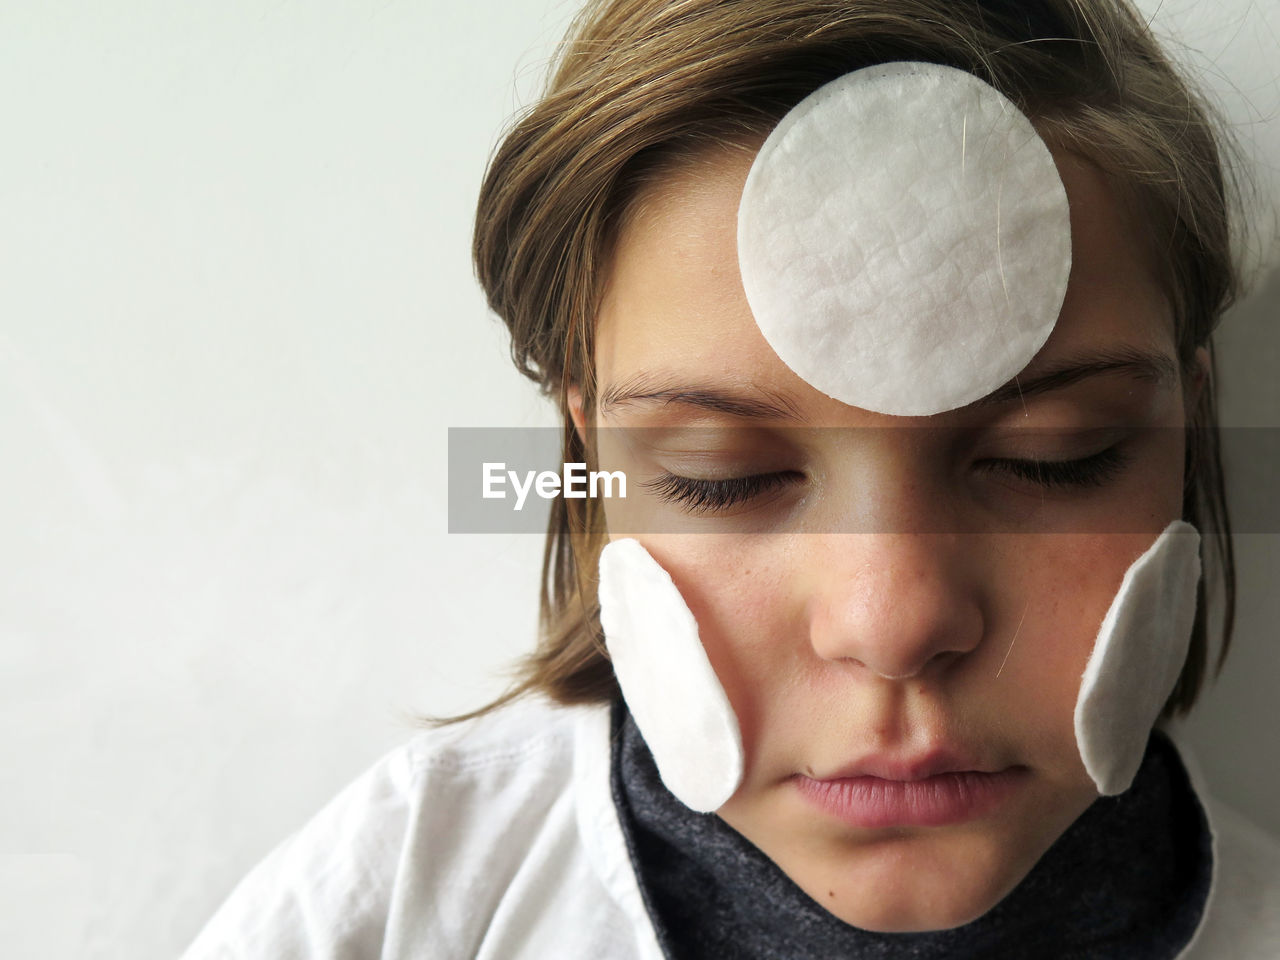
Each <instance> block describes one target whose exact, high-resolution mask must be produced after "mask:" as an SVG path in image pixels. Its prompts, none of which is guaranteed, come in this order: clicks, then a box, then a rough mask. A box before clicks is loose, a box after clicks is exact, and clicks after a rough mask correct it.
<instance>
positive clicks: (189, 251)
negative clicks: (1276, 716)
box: [0, 0, 1280, 960]
mask: <svg viewBox="0 0 1280 960" xmlns="http://www.w3.org/2000/svg"><path fill="white" fill-rule="evenodd" d="M572 12H573V4H572V3H567V4H566V3H560V4H555V5H552V4H549V3H548V2H547V0H524V2H521V3H513V2H511V0H504V2H503V3H502V4H501V5H498V4H475V3H470V4H468V3H455V2H444V0H427V2H419V3H405V2H394V0H388V2H374V0H368V2H354V0H352V2H345V3H344V2H338V0H308V2H305V3H304V2H300V0H294V2H266V0H259V2H247V0H240V2H232V0H222V2H218V3H204V4H172V3H166V2H163V0H126V2H117V3H111V4H96V3H90V2H88V0H79V2H75V0H65V2H57V3H44V4H6V5H5V7H4V9H3V11H0V118H3V127H2V128H0V129H3V137H4V147H3V149H2V150H0V451H3V453H2V456H3V460H2V461H0V466H2V467H3V470H2V471H0V729H3V730H4V735H3V739H2V741H0V749H2V750H3V753H2V754H0V903H3V904H4V905H5V906H4V908H3V911H0V954H3V955H4V956H5V957H15V958H27V957H32V958H35V957H39V958H41V960H61V958H71V957H76V958H111V960H116V958H119V960H124V958H129V960H150V958H161V957H165V956H172V955H174V954H175V953H176V952H177V951H178V950H179V949H180V948H181V946H182V945H184V944H185V943H186V942H187V941H188V940H189V939H190V937H191V936H192V935H193V934H194V932H195V930H196V929H197V928H198V927H199V925H200V924H201V923H202V922H203V920H204V919H205V918H207V916H208V915H209V913H210V912H211V911H212V910H213V908H214V907H215V906H216V904H217V903H218V902H219V901H220V900H221V899H222V898H223V897H224V896H225V894H226V893H227V891H228V890H229V888H230V886H231V885H232V884H233V883H234V882H235V880H236V879H237V878H238V877H239V876H240V875H242V874H243V873H244V871H245V870H246V869H247V868H248V867H249V866H250V865H251V864H252V863H253V862H255V861H256V860H257V859H258V858H259V857H261V856H262V854H263V853H265V852H266V851H267V850H268V849H269V848H270V847H271V846H273V845H274V844H275V843H276V842H278V841H279V840H280V839H281V838H282V837H283V836H285V835H286V834H287V833H288V832H289V831H291V830H293V829H294V828H295V827H296V826H298V825H299V824H300V823H301V822H302V821H303V820H304V819H305V818H306V817H307V816H308V815H309V814H311V813H312V812H313V811H314V810H315V809H316V808H317V807H318V806H319V805H320V804H321V803H322V802H324V801H325V800H326V799H327V798H328V797H329V796H331V795H332V794H333V793H334V792H335V791H336V790H337V789H338V788H339V787H340V786H341V785H342V784H343V783H345V782H347V781H348V780H350V779H351V778H352V777H353V776H355V775H356V774H357V773H359V772H360V771H361V770H362V769H364V768H365V767H366V766H367V765H368V764H369V763H371V762H372V761H373V760H374V759H375V758H376V757H377V756H378V755H379V754H381V753H382V752H383V751H384V750H386V749H388V748H389V747H391V746H392V745H394V744H396V743H398V742H400V741H402V740H403V739H404V738H405V737H406V736H407V735H408V734H409V732H410V730H411V726H410V724H409V722H408V719H407V718H409V717H411V716H412V715H413V714H414V713H416V712H426V711H433V712H440V713H447V712H450V711H456V710H461V709H464V708H467V707H471V706H475V705H478V704H479V703H481V702H483V701H484V700H485V699H486V697H488V696H490V695H492V694H493V693H496V692H497V691H498V690H499V689H500V688H501V680H500V678H498V677H497V676H496V675H495V672H496V670H497V669H498V668H499V667H500V666H501V665H503V664H505V663H507V662H508V661H509V660H510V659H511V657H512V656H513V655H514V654H516V653H517V652H519V651H522V650H523V649H525V648H526V647H527V646H528V644H529V642H530V641H531V639H532V628H533V621H534V614H535V609H536V604H535V597H536V573H537V567H538V561H539V558H540V552H541V543H540V542H539V540H538V538H535V537H499V536H483V537H481V536H477V537H465V536H453V537H450V536H449V535H448V534H447V533H446V532H445V529H446V525H445V489H444V477H445V455H446V447H445V437H446V433H445V431H446V428H447V427H449V426H464V425H474V426H479V425H490V424H491V425H505V426H511V425H524V424H528V425H535V424H549V423H551V422H552V420H551V418H550V410H549V408H548V407H547V406H546V405H545V403H543V401H541V400H539V399H538V398H537V396H536V394H535V392H534V390H533V388H532V387H531V386H530V385H528V384H526V383H525V382H524V381H522V380H521V379H520V378H519V377H518V376H517V375H516V374H515V373H514V371H513V370H512V368H511V366H510V363H509V361H508V358H507V353H506V343H505V340H504V338H503V329H502V327H501V325H500V324H499V323H498V322H497V321H496V320H494V319H492V318H491V317H489V316H488V315H487V312H486V309H485V307H484V304H483V301H482V298H481V296H480V294H479V292H478V290H477V289H476V288H475V285H474V281H473V280H472V277H471V270H470V263H469V259H468V256H469V234H470V216H471V212H472V206H473V203H474V198H475V194H476V191H477V188H478V185H479V179H480V176H481V173H482V171H483V168H484V163H485V159H486V157H487V155H488V152H489V150H490V149H491V147H492V146H493V144H494V143H495V142H496V139H497V136H498V133H499V131H500V129H501V127H502V125H503V123H504V121H505V120H506V119H507V117H508V116H509V115H510V114H511V112H512V111H513V109H514V108H515V107H516V105H517V104H518V103H519V102H520V100H521V99H522V98H523V97H525V96H527V95H528V94H529V93H530V92H531V91H532V90H533V89H534V88H535V87H536V84H537V81H538V80H539V79H540V76H541V68H542V64H543V60H544V58H545V57H546V55H547V54H548V52H549V51H550V49H551V47H552V45H553V43H554V42H555V40H556V38H557V37H558V36H559V34H560V33H561V31H562V27H563V24H564V23H565V22H566V21H567V18H568V17H569V16H570V15H571V13H572ZM1278 304H1280V286H1272V287H1271V288H1270V290H1269V291H1268V292H1267V294H1266V296H1265V297H1264V298H1262V300H1260V301H1259V302H1257V303H1255V304H1254V306H1253V307H1252V308H1251V312H1249V313H1248V314H1247V315H1242V316H1241V317H1240V318H1239V320H1240V321H1241V322H1240V323H1238V324H1237V327H1236V331H1235V332H1233V333H1232V334H1231V335H1230V336H1229V337H1228V340H1227V343H1228V346H1229V347H1230V348H1231V349H1230V351H1229V353H1230V358H1229V364H1228V365H1229V367H1230V368H1231V370H1230V372H1229V376H1230V377H1234V381H1233V383H1235V384H1237V385H1239V386H1236V387H1233V390H1232V392H1231V394H1230V395H1229V401H1230V403H1229V405H1228V408H1229V410H1230V411H1231V414H1232V416H1233V417H1234V418H1235V420H1234V422H1241V421H1248V422H1254V423H1257V422H1267V423H1269V424H1271V425H1275V421H1276V412H1277V409H1280V397H1278V396H1277V393H1276V389H1277V388H1276V386H1275V384H1276V379H1275V376H1274V372H1273V371H1274V370H1275V369H1276V367H1277V363H1278V361H1280V355H1278V354H1280V334H1278V333H1277V330H1276V329H1275V324H1274V316H1275V312H1276V308H1277V305H1278ZM1276 540H1277V538H1276V537H1275V536H1271V537H1253V538H1250V539H1249V542H1248V543H1247V544H1242V550H1243V551H1246V552H1247V556H1246V557H1245V558H1244V561H1245V562H1244V569H1243V571H1242V577H1241V579H1242V586H1243V588H1244V597H1243V610H1242V623H1241V629H1240V638H1239V645H1238V649H1237V650H1236V652H1235V654H1234V655H1233V662H1232V664H1231V666H1230V668H1229V671H1228V673H1227V675H1226V677H1225V678H1224V681H1223V684H1222V686H1221V689H1220V694H1219V695H1218V696H1217V697H1215V698H1214V699H1212V700H1211V701H1210V702H1209V704H1208V705H1207V709H1206V710H1205V712H1204V716H1203V717H1202V718H1201V722H1200V723H1199V725H1198V727H1197V730H1196V735H1197V737H1198V738H1199V739H1200V740H1201V741H1202V742H1203V744H1204V745H1205V747H1206V748H1207V749H1206V750H1205V751H1204V753H1205V761H1206V765H1207V766H1208V767H1209V768H1210V772H1211V774H1213V775H1214V777H1215V779H1216V781H1217V782H1218V783H1219V784H1220V792H1221V793H1222V794H1223V795H1224V796H1225V797H1227V798H1229V799H1232V800H1235V801H1236V802H1237V803H1238V804H1239V805H1240V806H1242V807H1243V808H1244V809H1246V810H1247V811H1248V812H1249V813H1250V814H1252V815H1253V816H1254V817H1255V818H1256V819H1258V820H1261V821H1264V822H1266V823H1268V824H1269V826H1270V827H1271V828H1272V829H1273V830H1280V776H1278V774H1277V769H1276V766H1277V764H1276V748H1275V746H1274V739H1273V738H1271V737H1268V736H1267V735H1266V734H1265V733H1262V732H1260V731H1265V730H1266V729H1267V728H1268V726H1269V725H1271V713H1270V711H1269V709H1268V707H1269V706H1270V704H1271V702H1272V700H1273V698H1274V697H1273V692H1272V691H1273V689H1274V687H1275V684H1276V682H1277V681H1278V680H1280V644H1277V643H1275V642H1274V640H1273V632H1272V631H1273V624H1275V623H1276V622H1277V621H1280V609H1277V599H1276V591H1275V590H1274V589H1273V588H1272V586H1271V584H1272V582H1273V580H1274V572H1275V570H1276V569H1277V551H1276Z"/></svg>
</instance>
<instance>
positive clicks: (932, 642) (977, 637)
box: [809, 533, 984, 680]
mask: <svg viewBox="0 0 1280 960" xmlns="http://www.w3.org/2000/svg"><path fill="white" fill-rule="evenodd" d="M967 539H968V538H967V537H966V536H965V535H963V534H954V533H949V534H941V533H848V534H829V535H823V536H821V537H820V540H821V544H820V545H819V544H811V547H813V548H816V549H817V556H816V557H815V558H814V560H815V566H814V567H813V568H811V569H814V570H815V571H816V572H815V575H814V589H813V592H812V593H811V595H810V599H809V634H810V643H811V645H812V647H813V650H814V651H815V652H816V653H817V654H818V656H820V657H822V658H823V659H825V660H832V661H845V662H852V663H855V664H858V665H861V666H862V667H865V668H866V669H867V670H869V671H871V672H872V673H874V674H876V675H878V676H880V677H884V678H886V679H890V680H903V679H907V678H911V677H915V676H917V675H919V674H921V673H923V672H924V671H925V670H927V669H931V668H933V667H934V666H935V665H940V664H943V663H946V662H949V661H951V660H954V659H955V658H956V657H957V656H959V655H962V654H965V653H968V652H970V651H972V650H973V649H974V648H976V647H977V646H978V644H979V643H980V642H981V640H982V635H983V630H984V623H983V615H982V605H981V599H980V596H979V591H978V585H977V583H976V581H975V579H974V576H973V570H974V569H975V564H974V562H973V561H974V558H972V557H969V556H967V551H966V549H965V548H966V546H968V544H967V542H966V541H967Z"/></svg>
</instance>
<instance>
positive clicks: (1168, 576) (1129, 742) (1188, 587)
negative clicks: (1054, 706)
mask: <svg viewBox="0 0 1280 960" xmlns="http://www.w3.org/2000/svg"><path fill="white" fill-rule="evenodd" d="M1199 580H1200V534H1199V533H1197V532H1196V528H1195V527H1193V526H1191V524H1189V523H1185V522H1184V521H1182V520H1175V521H1174V522H1173V523H1171V524H1169V526H1167V527H1166V528H1165V529H1164V532H1163V533H1161V534H1160V536H1159V537H1158V538H1157V539H1156V542H1155V543H1153V544H1152V545H1151V546H1150V548H1148V549H1147V551H1146V552H1145V553H1144V554H1142V556H1140V557H1138V559H1137V560H1135V561H1134V562H1133V563H1132V564H1131V565H1130V566H1129V569H1128V570H1126V571H1125V574H1124V580H1123V581H1122V582H1121V584H1120V590H1119V591H1118V592H1117V593H1116V596H1115V599H1114V600H1112V601H1111V607H1110V608H1109V609H1108V610H1107V615H1106V617H1104V618H1103V621H1102V628H1101V629H1100V630H1099V631H1098V638H1097V640H1096V641H1095V642H1094V647H1093V653H1092V654H1091V655H1090V656H1089V662H1088V664H1087V665H1086V666H1085V670H1084V677H1083V679H1082V680H1081V682H1080V694H1079V696H1078V697H1077V698H1076V712H1075V727H1076V744H1077V745H1078V746H1079V748H1080V756H1081V758H1082V759H1083V760H1084V766H1085V769H1086V770H1088V771H1089V776H1090V777H1092V778H1093V782H1094V783H1095V784H1097V786H1098V792H1099V793H1101V794H1103V795H1104V796H1109V795H1111V794H1116V793H1122V792H1123V791H1125V790H1127V789H1128V788H1129V784H1131V783H1132V782H1133V778H1134V775H1135V774H1136V773H1137V772H1138V766H1139V765H1140V764H1141V763H1142V757H1143V754H1144V753H1145V751H1146V747H1147V737H1148V736H1149V735H1150V733H1151V728H1152V726H1154V725H1155V722H1156V719H1157V718H1158V717H1159V715H1160V710H1161V708H1162V707H1163V706H1164V702H1165V700H1166V699H1167V698H1168V696H1169V694H1170V693H1171V692H1172V691H1173V686H1174V684H1175V683H1177V681H1178V674H1179V673H1180V672H1181V670H1182V663H1183V661H1184V660H1185V659H1186V656H1187V646H1188V645H1189V644H1190V642H1191V628H1192V624H1193V622H1194V620H1195V612H1196V585H1197V583H1198V582H1199Z"/></svg>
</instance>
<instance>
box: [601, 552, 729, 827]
mask: <svg viewBox="0 0 1280 960" xmlns="http://www.w3.org/2000/svg"><path fill="white" fill-rule="evenodd" d="M599 594H600V624H601V626H602V627H603V628H604V636H605V646H606V647H607V648H608V651H609V657H610V659H611V660H612V661H613V672H614V674H615V675H616V676H617V678H618V686H619V687H621V688H622V696H623V697H624V698H625V699H626V701H627V707H628V709H630V711H631V715H632V716H633V717H634V718H635V721H636V726H637V727H638V728H639V729H640V734H641V735H642V736H643V737H644V741H645V743H646V744H648V746H649V750H650V751H651V752H652V753H653V759H654V762H655V763H656V764H657V767H658V773H659V774H660V775H661V776H662V782H663V783H664V784H666V786H667V789H668V790H670V791H671V792H672V793H673V794H674V795H675V797H676V799H678V800H679V801H680V802H681V803H683V804H684V805H685V806H687V807H690V808H691V809H693V810H697V811H698V812H700V813H709V812H711V811H712V810H716V809H718V808H720V807H721V806H723V805H724V803H725V801H726V800H728V799H729V797H731V796H732V795H733V792H734V791H735V790H736V789H737V788H738V783H739V782H740V781H741V780H742V736H741V734H740V732H739V730H738V718H737V717H736V716H735V715H734V713H733V708H732V707H731V706H730V705H729V698H728V696H727V695H726V694H725V692H724V688H723V687H722V686H721V685H720V680H719V679H718V678H717V677H716V674H715V671H714V670H713V669H712V667H711V661H709V660H708V659H707V653H706V651H705V650H704V649H703V647H702V641H701V640H700V639H699V638H698V624H697V622H696V621H695V620H694V618H693V612H692V611H691V610H690V609H689V607H688V605H687V604H686V603H685V602H684V598H683V597H681V596H680V591H679V590H678V589H677V588H676V585H675V584H674V583H672V581H671V576H670V574H668V573H667V571H665V570H663V569H662V567H661V566H659V564H658V562H657V561H656V560H654V559H653V557H652V556H650V555H649V551H647V550H646V549H645V548H644V547H643V546H641V544H640V542H639V541H638V540H631V539H625V540H615V541H613V542H612V543H609V544H607V545H606V546H605V548H604V550H603V551H602V552H601V554H600V587H599Z"/></svg>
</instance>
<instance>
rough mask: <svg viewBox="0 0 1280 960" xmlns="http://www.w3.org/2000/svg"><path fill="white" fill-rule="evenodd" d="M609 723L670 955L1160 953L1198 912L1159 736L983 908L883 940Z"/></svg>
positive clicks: (903, 959) (646, 890)
mask: <svg viewBox="0 0 1280 960" xmlns="http://www.w3.org/2000/svg"><path fill="white" fill-rule="evenodd" d="M613 722H614V732H615V736H614V748H613V762H612V770H613V774H612V779H613V796H614V803H615V804H616V806H617V808H618V813H619V818H620V820H621V821H622V826H623V833H624V834H625V835H626V839H627V846H628V849H629V851H630V855H631V860H632V864H633V866H634V867H635V871H636V875H637V876H638V878H639V881H640V888H641V891H642V892H643V894H644V899H645V904H646V906H647V907H648V910H649V915H650V917H651V918H652V919H653V923H654V927H655V929H656V931H657V934H658V940H659V943H660V944H661V946H662V949H663V952H664V954H665V955H666V956H667V957H668V958H669V960H686V958H698V960H702V958H712V960H811V958H812V960H816V958H836V957H839V958H851V960H941V958H947V960H1014V958H1017V960H1027V958H1034V960H1077V958H1078V960H1085V958H1088V960H1110V958H1115V960H1170V958H1172V957H1175V956H1176V955H1177V953H1178V952H1179V951H1180V950H1181V949H1182V948H1183V947H1184V946H1185V945H1186V944H1187V943H1188V942H1189V941H1190V939H1191V936H1192V934H1193V933H1194V931H1195V929H1196V927H1197V925H1198V924H1199V922H1200V916H1201V914H1202V913H1203V910H1204V905H1205V901H1206V898H1207V896H1208V891H1209V880H1210V877H1211V874H1212V852H1211V851H1212V848H1211V845H1210V839H1209V831H1208V824H1207V821H1206V819H1205V814H1204V811H1203V810H1202V809H1201V807H1200V804H1199V802H1198V801H1197V799H1196V796H1195V793H1194V791H1193V790H1192V788H1191V785H1190V782H1189V780H1188V778H1187V773H1186V770H1185V769H1184V768H1183V766H1182V763H1181V761H1180V760H1179V758H1178V754H1177V751H1176V749H1175V748H1174V746H1173V745H1172V743H1170V742H1169V740H1168V738H1167V737H1165V736H1164V735H1163V734H1161V733H1158V732H1157V733H1154V734H1153V735H1152V737H1151V739H1150V741H1149V742H1148V744H1147V752H1146V756H1145V757H1144V759H1143V762H1142V766H1141V768H1140V769H1139V771H1138V775H1137V777H1136V778H1135V779H1134V783H1133V785H1132V786H1131V787H1130V788H1129V789H1128V790H1127V791H1125V792H1124V793H1122V794H1120V795H1119V796H1115V797H1103V798H1100V799H1098V800H1097V801H1095V802H1094V803H1093V805H1092V806H1091V807H1089V809H1088V810H1086V811H1085V812H1084V814H1082V815H1081V816H1080V818H1079V819H1078V820H1076V822H1075V823H1074V824H1072V825H1071V827H1069V828H1068V829H1067V831H1066V832H1065V833H1064V834H1063V835H1062V836H1061V837H1060V838H1059V839H1058V840H1057V842H1055V843H1054V845H1053V846H1052V847H1050V848H1049V850H1048V851H1047V852H1046V853H1045V855H1044V856H1043V857H1042V858H1041V859H1040V861H1039V862H1038V863H1037V864H1036V866H1035V867H1034V868H1033V869H1032V871H1031V873H1030V874H1028V875H1027V877H1026V878H1025V879H1024V880H1023V881H1022V882H1021V883H1020V884H1019V885H1018V886H1017V887H1016V888H1015V889H1014V890H1013V892H1012V893H1010V894H1009V895H1008V896H1007V897H1005V898H1004V899H1003V900H1002V901H1000V903H998V904H997V905H996V906H995V907H993V908H992V909H991V910H990V911H988V912H987V913H986V914H984V915H983V916H981V917H979V918H978V919H977V920H974V921H973V922H971V923H968V924H965V925H964V926H962V927H957V928H955V929H953V930H939V931H935V932H930V933H898V934H884V933H873V932H869V931H866V930H860V929H858V928H856V927H852V926H849V925H848V924H846V923H844V922H843V921H841V920H839V919H837V918H836V917H835V916H833V915H832V914H830V913H828V912H827V911H826V910H824V909H823V908H822V907H821V906H819V905H818V904H817V903H816V902H815V901H814V900H812V899H811V898H810V897H809V896H808V895H807V894H806V893H805V892H804V891H802V890H801V889H800V888H799V887H797V886H796V885H795V884H794V883H793V882H792V881H791V880H790V879H789V878H788V877H787V876H786V875H785V874H784V873H783V872H782V871H781V870H780V869H779V868H778V867H777V866H776V865H775V864H774V863H773V861H771V860H770V859H769V858H768V857H766V856H765V855H764V854H763V853H761V852H760V850H758V849H757V848H756V847H755V846H753V845H752V844H751V843H750V842H749V841H747V840H746V839H745V838H744V837H742V836H741V835H740V834H739V833H737V832H736V831H735V830H733V829H732V828H731V827H729V826H728V825H727V824H726V823H725V822H724V821H723V820H721V819H720V818H719V817H717V816H715V815H714V814H700V813H694V812H693V811H691V810H689V809H688V808H687V807H685V806H684V805H683V804H682V803H680V801H678V800H676V798H675V797H674V796H672V794H671V793H670V791H668V790H667V789H666V787H665V786H663V784H662V781H661V779H660V778H659V776H658V771H657V768H656V767H655V766H654V763H653V757H652V755H651V754H650V753H649V749H648V747H647V746H646V745H645V743H644V740H643V739H642V738H641V736H640V732H639V730H637V729H636V725H635V722H634V721H633V720H632V719H631V715H630V714H629V713H627V711H626V709H625V707H624V706H622V705H621V704H619V705H618V706H616V707H615V710H614V720H613Z"/></svg>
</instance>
